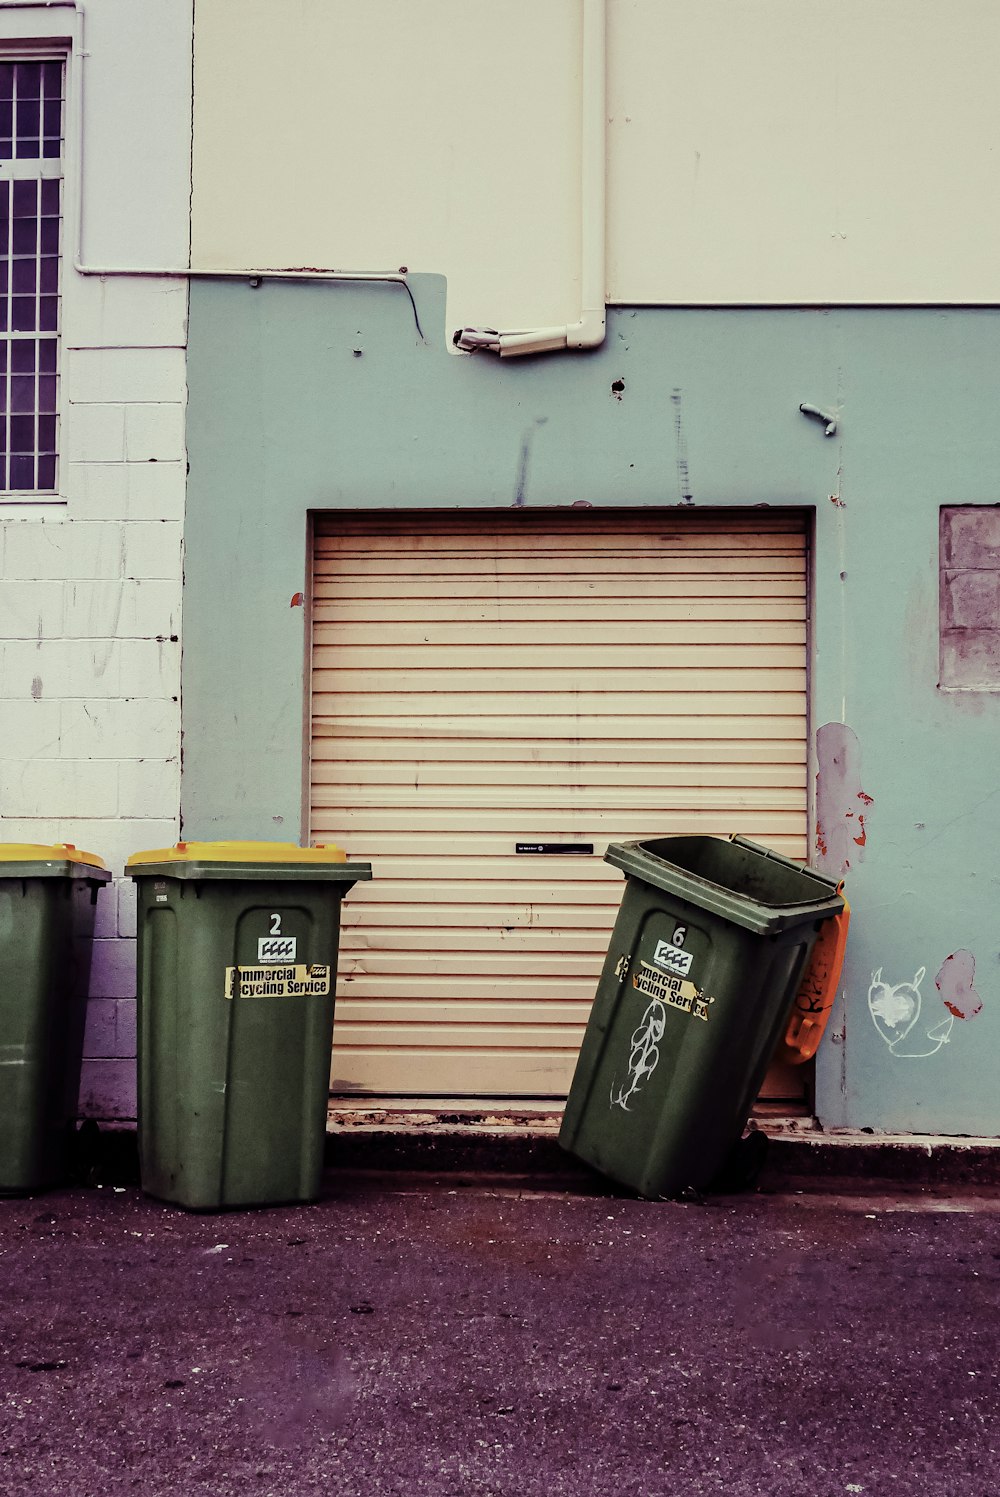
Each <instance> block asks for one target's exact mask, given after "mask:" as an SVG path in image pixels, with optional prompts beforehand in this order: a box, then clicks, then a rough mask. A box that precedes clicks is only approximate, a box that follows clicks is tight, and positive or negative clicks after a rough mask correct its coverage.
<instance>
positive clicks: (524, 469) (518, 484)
mask: <svg viewBox="0 0 1000 1497" xmlns="http://www.w3.org/2000/svg"><path fill="white" fill-rule="evenodd" d="M548 419H549V418H548V416H536V417H535V419H534V421H533V422H532V424H531V425H530V426H529V427H528V429H527V431H526V432H525V433H524V436H523V437H522V438H521V454H520V457H519V458H518V464H517V479H516V481H515V484H514V504H513V508H514V509H523V508H524V496H525V493H526V492H527V488H528V469H529V468H530V466H531V449H532V446H533V445H534V441H535V432H536V431H537V430H538V428H539V427H540V426H544V425H545V423H546V422H547V421H548Z"/></svg>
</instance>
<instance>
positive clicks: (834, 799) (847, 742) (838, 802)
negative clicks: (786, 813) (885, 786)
mask: <svg viewBox="0 0 1000 1497" xmlns="http://www.w3.org/2000/svg"><path fill="white" fill-rule="evenodd" d="M816 755H817V758H818V760H819V769H818V771H817V773H816V862H817V864H818V866H819V867H820V868H822V869H823V871H824V872H825V873H833V874H835V875H836V876H837V877H838V878H840V877H843V875H844V874H845V873H847V871H848V869H850V868H853V867H855V866H856V864H857V863H859V862H860V861H861V859H862V857H863V855H864V847H865V843H866V842H867V841H868V829H867V818H868V812H869V808H870V807H871V806H872V805H873V804H874V802H873V800H872V797H871V796H870V795H868V794H866V792H865V791H864V790H862V788H861V745H860V744H859V742H858V735H857V734H856V733H855V731H854V729H853V728H849V727H848V726H847V724H846V723H824V725H823V727H821V728H820V729H819V731H818V732H817V734H816Z"/></svg>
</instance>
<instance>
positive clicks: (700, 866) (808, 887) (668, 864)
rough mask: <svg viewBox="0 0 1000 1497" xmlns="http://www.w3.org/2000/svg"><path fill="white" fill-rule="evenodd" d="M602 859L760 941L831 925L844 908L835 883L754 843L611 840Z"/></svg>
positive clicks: (715, 839)
mask: <svg viewBox="0 0 1000 1497" xmlns="http://www.w3.org/2000/svg"><path fill="white" fill-rule="evenodd" d="M604 856H605V861H606V862H608V863H612V864H614V866H615V867H616V868H621V869H622V871H623V872H624V873H626V874H627V875H628V876H629V877H631V878H637V879H642V880H643V881H644V882H645V883H647V884H651V885H652V886H653V887H654V888H657V889H663V890H666V891H667V892H669V893H671V894H675V895H679V896H680V897H681V898H682V899H684V900H686V901H687V903H688V904H691V905H693V906H694V907H695V908H697V909H702V910H707V911H708V912H709V913H710V914H713V915H718V916H721V917H722V919H724V920H728V921H730V922H731V923H732V924H734V925H741V926H743V928H744V929H745V930H750V931H753V932H754V933H755V934H757V935H776V934H777V933H778V932H779V931H782V930H787V929H789V928H790V927H793V926H796V925H804V924H808V923H809V922H810V921H813V920H825V919H827V918H828V917H829V916H831V915H837V914H839V913H840V911H841V910H842V909H843V907H844V900H843V896H842V895H841V892H840V891H841V889H842V887H843V885H842V884H841V883H840V882H839V881H838V880H837V879H833V878H830V876H829V875H828V874H826V873H823V872H821V871H820V869H818V868H810V867H809V866H808V865H807V864H805V863H796V862H793V860H792V859H791V858H786V857H784V855H783V854H782V853H778V852H775V851H774V849H773V848H770V847H764V846H762V845H761V844H760V843H758V842H751V841H750V839H749V838H748V837H736V836H733V837H729V838H726V837H706V836H685V837H655V838H651V839H649V840H647V841H642V842H617V843H614V842H613V843H612V844H611V845H610V846H609V848H608V850H607V852H606V853H605V855H604Z"/></svg>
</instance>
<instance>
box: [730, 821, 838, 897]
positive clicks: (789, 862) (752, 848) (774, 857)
mask: <svg viewBox="0 0 1000 1497" xmlns="http://www.w3.org/2000/svg"><path fill="white" fill-rule="evenodd" d="M729 840H730V842H732V843H733V845H734V846H735V847H745V848H747V850H748V851H749V852H755V853H757V854H758V855H759V856H760V857H762V858H768V859H769V860H770V861H771V862H772V863H780V864H781V866H782V868H791V869H792V871H793V872H794V873H801V872H802V870H803V869H806V870H807V871H808V874H809V877H810V878H814V879H815V880H816V881H817V883H821V884H828V885H829V887H830V888H831V889H832V890H833V892H834V893H835V894H839V893H840V892H841V890H842V889H843V887H844V881H843V879H840V880H839V881H838V880H837V879H835V878H831V877H830V875H829V874H828V873H822V872H821V871H820V869H818V868H813V867H811V866H810V865H809V864H808V863H797V862H796V861H795V859H794V858H786V857H785V856H784V854H783V853H780V852H775V850H774V848H773V847H764V846H763V845H762V844H761V843H760V842H753V841H751V839H750V838H749V837H741V836H739V835H738V834H737V833H736V832H733V833H731V835H730V838H729Z"/></svg>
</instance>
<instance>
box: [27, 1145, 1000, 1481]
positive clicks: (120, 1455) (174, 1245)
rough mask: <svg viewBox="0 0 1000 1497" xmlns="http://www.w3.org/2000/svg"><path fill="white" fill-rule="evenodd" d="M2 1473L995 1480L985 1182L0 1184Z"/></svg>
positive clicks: (999, 1289)
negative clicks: (290, 1192)
mask: <svg viewBox="0 0 1000 1497" xmlns="http://www.w3.org/2000/svg"><path fill="white" fill-rule="evenodd" d="M0 1286H2V1296H3V1299H2V1303H3V1310H2V1314H0V1328H2V1329H0V1492H2V1493H3V1494H4V1497H115V1494H118V1493H134V1492H141V1493H143V1494H145V1497H160V1494H168V1493H169V1494H170V1497H187V1494H192V1497H194V1494H198V1497H200V1494H205V1497H208V1494H211V1497H229V1494H236V1493H239V1494H240V1497H265V1494H266V1497H299V1494H302V1497H306V1494H320V1493H322V1494H324V1497H388V1494H393V1497H397V1494H398V1497H413V1494H427V1497H467V1494H468V1497H508V1494H510V1497H535V1494H539V1497H541V1494H545V1497H631V1494H642V1497H658V1494H661V1493H662V1494H669V1497H701V1494H716V1493H720V1494H723V1493H724V1494H726V1497H744V1494H747V1497H749V1494H753V1497H757V1494H761V1497H764V1494H766V1497H785V1494H788V1497H840V1494H843V1493H863V1494H866V1497H897V1494H898V1497H904V1494H905V1497H913V1494H920V1497H996V1494H997V1493H1000V1455H998V1449H1000V1421H998V1414H1000V1387H998V1370H997V1361H998V1358H997V1350H998V1323H1000V1322H998V1313H1000V1192H998V1191H997V1190H996V1189H995V1188H993V1189H990V1188H984V1189H980V1190H978V1191H976V1190H969V1189H964V1190H959V1191H955V1190H949V1189H948V1188H947V1187H943V1186H942V1187H932V1188H926V1187H925V1188H920V1187H913V1188H904V1187H887V1186H871V1185H869V1186H866V1185H864V1184H863V1182H859V1181H857V1180H854V1181H852V1182H848V1183H847V1184H846V1185H844V1186H842V1187H841V1188H838V1186H837V1184H836V1182H831V1181H822V1182H816V1181H803V1182H802V1183H801V1186H796V1184H795V1182H786V1183H784V1184H783V1186H782V1188H781V1189H780V1190H779V1191H776V1192H774V1193H762V1192H752V1193H747V1194H743V1195H734V1196H718V1197H713V1198H709V1199H706V1200H691V1201H688V1202H682V1203H669V1202H659V1203H653V1202H648V1201H640V1200H635V1199H632V1198H630V1197H628V1196H624V1195H620V1194H615V1193H614V1192H613V1191H610V1190H609V1191H608V1192H607V1193H601V1191H600V1189H599V1187H595V1186H593V1184H591V1185H589V1186H588V1185H587V1183H586V1182H582V1183H581V1182H577V1183H573V1182H571V1183H570V1184H569V1185H568V1186H567V1184H566V1183H565V1182H562V1183H560V1182H558V1181H554V1182H544V1181H540V1180H538V1179H532V1178H527V1179H523V1180H517V1179H511V1178H509V1177H503V1178H501V1177H493V1178H491V1177H468V1176H458V1175H454V1176H450V1175H441V1176H433V1177H432V1176H429V1175H428V1176H422V1175H419V1174H413V1173H410V1174H406V1175H390V1174H384V1173H383V1174H376V1173H369V1174H365V1173H362V1172H340V1173H333V1172H331V1173H330V1174H329V1175H328V1176H327V1181H326V1190H325V1194H324V1197H323V1199H322V1200H321V1201H320V1202H318V1203H317V1204H315V1205H310V1206H304V1207H288V1208H285V1207H281V1208H268V1209H263V1210H255V1211H238V1212H229V1213H219V1214H193V1213H188V1212H185V1211H183V1210H181V1209H179V1208H176V1207H173V1206H170V1205H164V1204H162V1203H159V1202H157V1201H154V1200H151V1199H149V1198H147V1197H145V1196H144V1195H143V1194H142V1193H141V1192H140V1190H139V1189H138V1188H137V1187H135V1186H134V1185H129V1186H126V1187H121V1186H115V1185H113V1184H110V1183H108V1184H104V1185H102V1186H100V1187H97V1186H90V1187H79V1188H74V1189H70V1190H58V1191H54V1192H52V1193H50V1194H47V1195H39V1196H36V1197H33V1198H30V1199H18V1200H6V1201H0Z"/></svg>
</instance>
